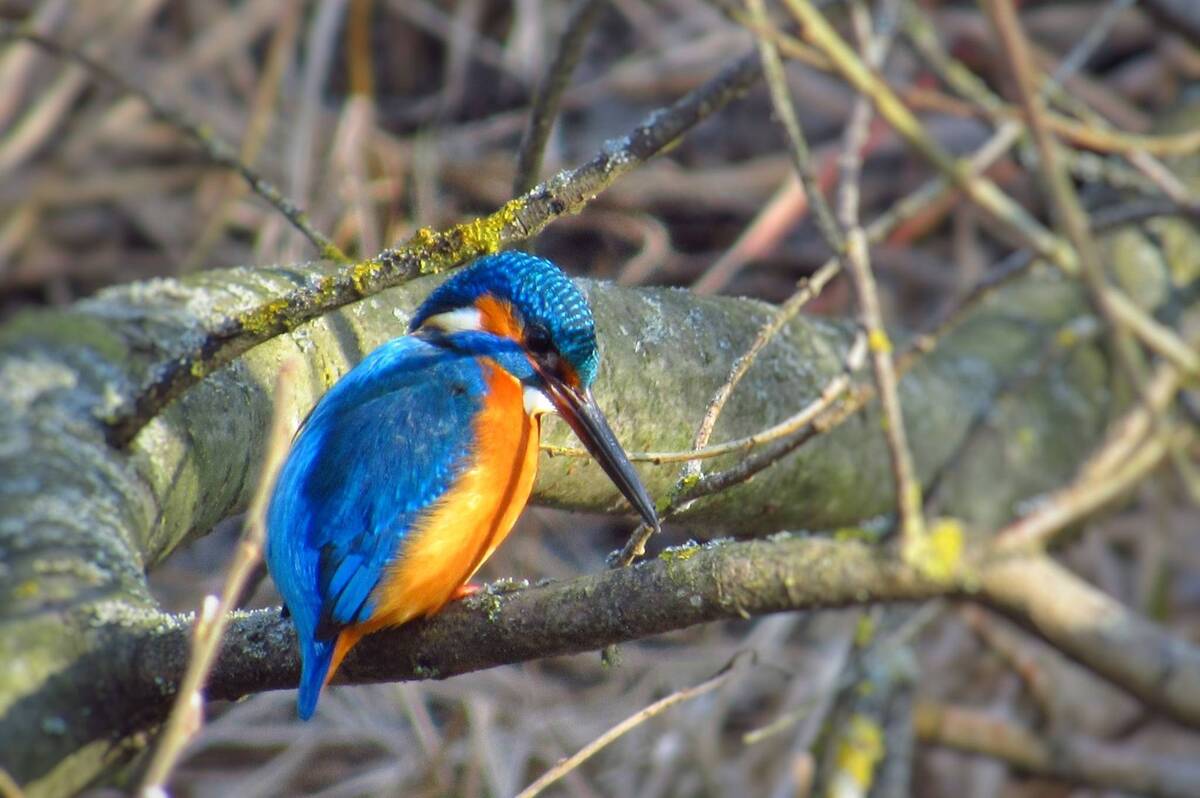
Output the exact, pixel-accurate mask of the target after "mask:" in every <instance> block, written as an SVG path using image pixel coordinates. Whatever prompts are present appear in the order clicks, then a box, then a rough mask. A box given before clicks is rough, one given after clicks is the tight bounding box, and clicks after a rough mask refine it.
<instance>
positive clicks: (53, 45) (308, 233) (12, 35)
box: [0, 23, 350, 263]
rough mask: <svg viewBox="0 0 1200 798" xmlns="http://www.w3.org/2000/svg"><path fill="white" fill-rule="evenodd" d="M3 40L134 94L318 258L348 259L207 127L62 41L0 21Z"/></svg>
mask: <svg viewBox="0 0 1200 798" xmlns="http://www.w3.org/2000/svg"><path fill="white" fill-rule="evenodd" d="M6 39H11V40H21V41H27V42H30V43H31V44H35V45H37V46H38V47H40V48H42V49H43V50H45V51H46V52H48V53H52V54H53V55H56V56H58V57H60V58H65V59H68V60H70V61H74V62H76V63H77V64H79V65H80V66H82V67H84V68H85V69H87V70H88V71H89V72H90V73H91V74H93V75H94V76H96V77H97V78H99V79H101V80H103V81H104V82H106V83H110V84H112V85H113V86H115V87H116V88H117V89H118V90H119V91H121V92H123V93H125V94H129V95H131V96H134V97H137V98H138V99H140V100H141V101H142V102H144V103H145V104H146V106H147V107H148V108H149V109H150V111H151V113H153V114H154V116H156V117H158V118H159V119H160V120H162V121H163V122H165V123H166V124H168V125H170V126H171V127H173V128H176V129H178V130H180V131H181V132H183V133H184V134H186V135H187V136H188V138H190V139H192V141H194V142H195V143H196V144H197V145H199V147H200V148H201V150H203V151H204V154H205V155H206V156H207V157H208V159H209V160H211V161H212V162H213V163H215V164H218V165H220V166H223V167H225V168H227V169H232V170H233V171H235V172H237V173H238V174H239V175H241V176H242V179H244V180H245V181H246V184H247V185H249V186H250V188H251V190H252V191H254V193H255V194H258V195H259V196H260V197H262V198H263V199H265V200H266V201H267V202H269V203H270V204H271V205H272V206H273V207H274V208H275V209H276V210H278V211H279V212H280V213H281V214H283V216H284V217H285V218H286V219H287V220H288V221H289V222H290V223H291V224H292V226H293V227H295V228H296V229H297V230H299V231H300V232H301V233H303V234H304V237H305V238H307V239H308V240H309V241H310V242H312V245H313V247H315V248H316V250H317V252H318V253H319V254H320V256H321V257H322V258H327V259H329V260H333V261H338V262H340V263H348V262H349V260H350V259H349V258H348V257H346V255H345V253H343V252H342V251H341V250H340V249H338V247H337V245H336V244H334V243H333V241H331V240H330V239H329V238H328V237H327V236H325V235H324V234H323V233H321V232H320V231H319V230H317V229H316V228H314V227H313V226H312V224H311V222H309V219H308V217H307V216H306V215H305V214H304V212H303V211H301V210H300V209H299V208H297V207H296V206H295V205H293V204H292V203H291V201H290V200H288V199H287V198H286V197H284V196H283V194H282V193H281V192H280V191H279V189H277V188H276V187H275V186H274V185H273V184H271V183H270V182H268V181H267V180H266V179H265V178H263V177H262V176H261V175H259V174H258V172H256V171H254V170H253V169H251V168H250V166H248V165H247V164H246V163H245V162H244V161H242V159H240V158H239V157H238V154H237V150H235V149H234V148H233V147H231V146H230V145H229V144H226V143H225V142H224V141H223V140H222V139H220V138H217V136H216V134H215V133H213V132H212V130H211V129H209V128H207V127H205V126H203V125H198V124H196V123H195V122H193V121H192V120H190V119H188V118H187V117H186V116H184V115H183V114H182V113H180V112H179V111H176V110H174V109H172V108H168V107H167V106H166V105H164V104H163V103H161V102H160V101H159V100H158V99H157V98H156V97H155V96H154V95H152V94H151V93H150V92H148V91H147V90H146V89H144V88H142V87H140V86H137V85H135V84H134V83H132V82H130V81H129V80H127V79H126V78H125V77H123V76H122V75H120V74H118V73H117V72H116V71H114V70H113V69H111V68H109V67H108V66H107V65H106V64H102V63H100V62H99V61H97V60H96V59H94V58H91V57H90V56H87V55H85V54H84V53H82V52H80V51H79V50H76V49H74V48H72V47H70V46H68V45H66V44H63V43H62V42H59V41H56V40H54V39H51V38H50V37H48V36H43V35H41V34H39V33H35V32H34V31H32V30H27V29H24V28H22V27H19V26H15V25H11V24H8V23H0V40H6Z"/></svg>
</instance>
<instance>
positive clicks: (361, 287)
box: [350, 258, 383, 296]
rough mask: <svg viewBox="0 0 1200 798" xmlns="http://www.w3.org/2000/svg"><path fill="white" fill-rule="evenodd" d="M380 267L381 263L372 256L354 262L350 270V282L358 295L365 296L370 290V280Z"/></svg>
mask: <svg viewBox="0 0 1200 798" xmlns="http://www.w3.org/2000/svg"><path fill="white" fill-rule="evenodd" d="M382 267H383V264H382V263H380V262H379V261H378V260H376V259H374V258H372V259H371V260H364V261H362V262H361V263H356V264H354V268H352V269H351V270H350V282H352V283H354V290H355V291H357V292H358V294H359V296H366V295H367V294H368V293H369V292H370V290H371V280H372V278H374V277H375V276H376V275H377V274H379V270H380V269H381V268H382Z"/></svg>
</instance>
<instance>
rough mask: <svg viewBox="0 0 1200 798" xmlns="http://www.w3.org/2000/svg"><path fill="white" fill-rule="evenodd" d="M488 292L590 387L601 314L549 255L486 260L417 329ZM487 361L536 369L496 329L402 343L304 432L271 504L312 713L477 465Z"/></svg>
mask: <svg viewBox="0 0 1200 798" xmlns="http://www.w3.org/2000/svg"><path fill="white" fill-rule="evenodd" d="M482 296H493V297H495V298H496V299H499V300H503V301H506V302H508V303H509V304H510V305H511V306H512V308H513V310H514V312H515V314H516V315H517V316H519V319H518V321H519V322H520V323H521V324H523V325H525V326H528V325H530V324H535V323H536V324H540V325H541V326H543V327H544V328H545V329H546V331H547V332H548V333H549V335H550V339H551V341H552V342H553V344H554V346H555V348H556V349H557V350H558V353H559V354H560V355H561V356H562V357H563V358H565V359H566V360H567V362H568V363H570V364H571V366H573V367H574V369H575V371H576V373H577V374H578V375H579V378H580V380H581V381H582V382H583V384H584V385H589V384H590V383H591V382H592V380H593V379H594V378H595V376H596V367H597V364H598V360H599V355H598V353H597V349H596V336H595V325H594V322H593V320H592V314H591V310H590V309H589V308H588V305H587V302H586V300H585V299H584V298H583V295H582V294H580V292H579V290H578V289H577V288H576V287H575V285H574V284H573V283H572V282H571V280H570V279H569V278H568V277H567V276H566V275H565V274H563V273H562V271H560V270H559V269H558V267H557V266H555V265H554V264H553V263H551V262H550V261H547V260H544V259H542V258H536V257H533V256H531V255H526V254H524V253H519V252H506V253H502V254H498V255H492V256H489V257H486V258H482V259H480V260H479V261H477V262H476V263H474V264H473V265H471V266H470V267H468V268H466V269H464V270H462V271H460V272H458V273H457V274H456V275H454V276H453V277H451V278H450V279H449V280H447V281H446V282H445V283H443V284H442V285H441V286H440V287H439V288H438V289H437V290H435V291H434V292H433V293H432V294H430V296H429V298H428V299H427V300H426V301H425V303H424V304H423V305H422V306H421V307H420V309H419V310H418V311H417V313H416V315H415V316H414V318H413V321H412V327H411V329H412V330H416V329H417V328H418V327H419V326H420V325H421V323H422V322H423V321H425V320H426V319H428V318H429V317H431V316H434V315H437V314H439V313H444V312H448V311H452V310H457V309H460V308H467V307H473V306H474V305H475V302H476V300H477V299H479V298H480V297H482ZM480 356H486V357H488V358H490V359H492V360H494V361H496V362H498V363H499V364H500V365H501V366H502V367H503V368H505V369H507V370H509V371H510V372H511V373H512V374H513V375H514V376H516V377H517V378H518V379H522V380H525V379H528V378H532V377H533V369H532V366H531V365H530V363H529V360H528V358H527V357H526V355H525V354H524V352H523V350H522V349H521V347H520V344H519V343H518V342H514V341H511V340H508V339H506V338H501V337H499V336H495V335H492V334H490V333H486V332H470V331H468V332H455V333H453V334H451V335H448V336H446V337H445V338H439V337H438V336H437V335H432V334H431V335H415V336H406V337H403V338H396V339H394V340H392V341H389V342H388V343H385V344H383V345H382V346H380V347H379V348H378V349H376V350H375V351H373V352H371V353H370V354H369V355H367V357H366V358H364V359H363V361H362V362H361V363H359V364H358V365H357V366H356V367H355V368H354V369H352V370H351V371H350V372H349V373H348V374H347V375H346V376H345V377H343V378H342V379H341V380H340V381H339V382H338V383H337V384H336V385H334V386H333V388H331V389H330V390H329V392H328V393H326V394H325V396H324V397H322V399H321V400H320V402H318V403H317V406H316V407H315V408H314V409H313V411H312V413H311V415H310V416H309V417H308V419H307V420H306V421H305V423H304V425H303V426H302V427H301V428H300V431H299V432H298V433H297V435H296V440H295V441H294V442H293V444H292V449H291V452H290V453H289V454H288V458H287V460H286V462H285V463H284V466H283V468H282V470H281V471H280V474H279V478H278V480H277V481H276V484H275V491H274V495H273V496H272V499H271V505H270V507H269V509H268V511H267V551H266V558H267V565H268V566H269V568H270V571H271V575H272V577H273V578H274V580H275V584H276V586H277V587H278V588H279V592H280V594H281V595H282V596H283V600H284V602H285V603H286V604H287V606H288V609H289V610H290V611H291V615H292V620H293V623H294V624H295V627H296V634H297V637H298V639H299V641H300V647H301V653H302V672H301V678H300V697H299V713H300V716H301V717H302V718H307V717H309V716H310V715H312V713H313V710H314V709H315V708H316V703H317V698H318V696H319V695H320V692H321V688H322V686H323V685H324V681H325V676H326V673H327V672H328V670H329V666H330V661H331V656H332V654H333V650H334V643H335V641H336V638H337V636H338V634H339V632H340V631H341V629H342V628H344V627H346V626H351V625H353V624H356V623H362V622H364V621H366V620H368V619H370V618H371V616H372V614H373V613H374V611H375V607H374V600H373V593H374V590H375V588H376V586H377V585H378V584H379V582H380V579H381V578H382V577H383V575H384V573H385V570H386V569H387V567H388V565H389V564H390V563H391V562H392V561H393V560H394V559H395V558H396V557H397V555H398V554H399V553H400V550H401V547H402V546H403V543H404V539H405V537H406V535H408V534H409V532H410V531H411V530H412V529H413V527H414V526H415V525H416V524H417V523H418V522H419V521H420V520H421V518H422V517H423V515H424V514H425V513H426V512H428V511H429V510H430V509H431V508H432V506H433V505H434V504H435V503H436V502H437V501H438V499H439V498H440V497H441V496H442V495H443V494H445V493H446V492H447V491H448V490H450V489H451V488H452V487H453V486H454V484H455V483H456V482H457V481H458V479H459V478H460V477H461V475H462V474H463V472H464V471H465V470H466V469H467V468H469V467H471V464H472V459H473V456H474V445H475V428H474V424H473V421H474V419H475V417H476V416H477V414H478V413H479V412H480V411H481V410H482V408H483V403H484V402H485V401H486V394H487V389H488V388H487V383H486V379H485V372H484V366H483V365H482V363H481V361H480Z"/></svg>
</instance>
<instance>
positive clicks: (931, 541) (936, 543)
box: [904, 518, 965, 582]
mask: <svg viewBox="0 0 1200 798" xmlns="http://www.w3.org/2000/svg"><path fill="white" fill-rule="evenodd" d="M964 537H965V533H964V532H963V527H962V522H960V521H959V520H958V519H957V518H939V519H937V520H936V521H934V522H933V524H932V525H931V526H930V527H929V529H928V530H927V531H926V533H925V534H924V535H922V536H921V538H920V539H919V540H917V541H915V545H914V546H912V547H910V548H907V549H906V550H905V551H904V559H905V561H906V562H908V564H909V565H911V566H913V567H914V568H916V569H917V570H919V571H920V572H921V573H923V574H924V575H925V576H927V577H928V578H930V579H934V580H936V581H939V582H941V581H948V580H950V579H952V578H953V577H954V575H955V574H957V573H958V571H959V568H960V567H961V566H962V553H963V539H964Z"/></svg>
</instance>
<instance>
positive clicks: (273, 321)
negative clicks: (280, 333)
mask: <svg viewBox="0 0 1200 798" xmlns="http://www.w3.org/2000/svg"><path fill="white" fill-rule="evenodd" d="M287 307H288V303H287V300H286V299H274V300H272V301H270V302H266V303H264V304H262V305H259V306H258V307H256V308H254V309H253V310H248V311H246V312H245V313H243V314H242V315H241V318H240V319H238V320H239V321H240V322H241V324H242V329H243V330H245V331H246V332H248V333H251V334H252V335H266V334H267V333H270V332H272V331H274V330H275V328H276V327H277V326H278V324H279V322H280V320H282V319H283V316H284V313H285V312H286V311H287Z"/></svg>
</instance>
